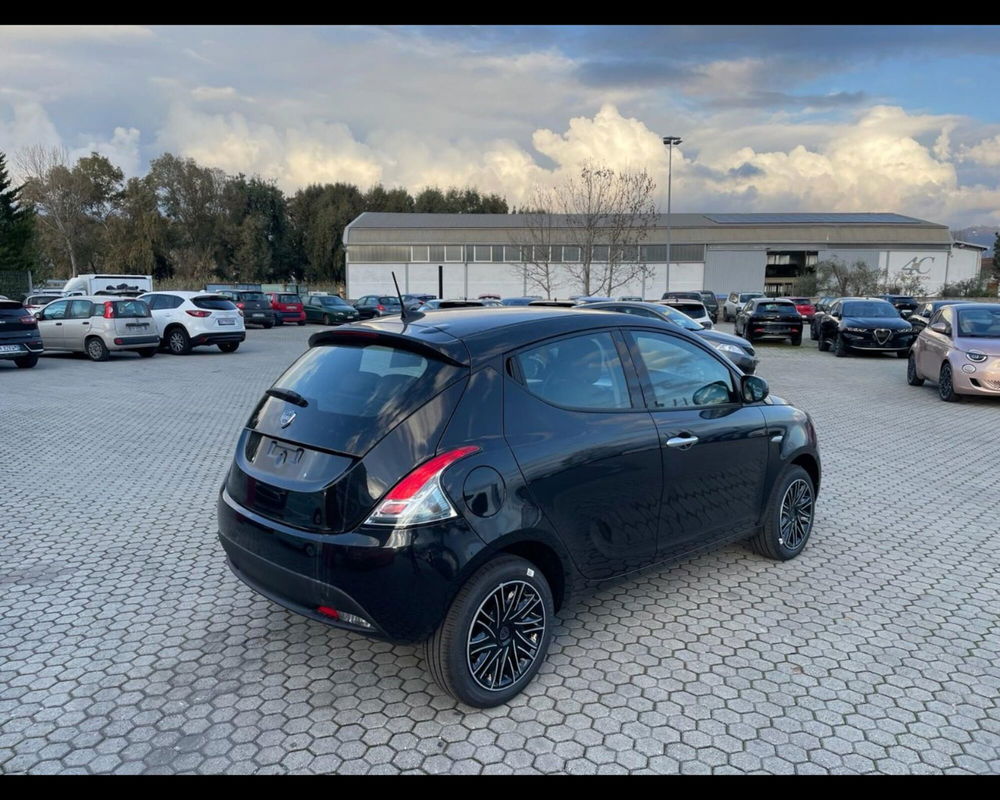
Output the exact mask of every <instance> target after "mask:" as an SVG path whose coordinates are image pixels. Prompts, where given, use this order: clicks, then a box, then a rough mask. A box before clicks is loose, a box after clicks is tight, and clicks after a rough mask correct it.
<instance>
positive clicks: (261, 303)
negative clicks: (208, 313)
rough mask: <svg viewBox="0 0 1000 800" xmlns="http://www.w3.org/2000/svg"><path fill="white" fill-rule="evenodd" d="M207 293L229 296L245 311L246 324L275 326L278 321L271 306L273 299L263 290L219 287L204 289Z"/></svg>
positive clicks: (244, 321) (244, 319)
mask: <svg viewBox="0 0 1000 800" xmlns="http://www.w3.org/2000/svg"><path fill="white" fill-rule="evenodd" d="M203 291H204V292H205V293H206V294H217V295H221V296H222V297H228V298H229V299H230V300H232V301H233V304H234V305H235V306H236V307H237V308H238V309H239V310H240V311H242V312H243V324H244V325H261V326H263V327H265V328H273V327H274V324H275V322H277V321H278V314H277V312H276V311H275V310H274V309H273V308H271V299H270V298H269V297H268V296H267V295H265V294H264V293H263V292H255V291H250V290H244V289H219V290H218V291H215V292H209V291H208V290H207V289H205V290H203Z"/></svg>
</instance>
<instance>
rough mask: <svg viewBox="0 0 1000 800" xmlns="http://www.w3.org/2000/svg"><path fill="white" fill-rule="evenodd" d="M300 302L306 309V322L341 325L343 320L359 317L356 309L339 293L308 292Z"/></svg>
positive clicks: (351, 320) (355, 319)
mask: <svg viewBox="0 0 1000 800" xmlns="http://www.w3.org/2000/svg"><path fill="white" fill-rule="evenodd" d="M302 302H303V308H305V311H306V322H318V323H319V324H321V325H343V324H344V323H345V322H357V321H358V320H359V319H360V318H361V316H360V314H358V310H357V309H356V308H355V307H354V306H352V305H349V304H348V303H347V301H346V300H344V298H343V297H341V296H340V295H336V294H310V295H306V297H305V299H304V300H303V301H302Z"/></svg>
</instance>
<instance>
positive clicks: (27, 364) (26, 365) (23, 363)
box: [14, 355, 38, 369]
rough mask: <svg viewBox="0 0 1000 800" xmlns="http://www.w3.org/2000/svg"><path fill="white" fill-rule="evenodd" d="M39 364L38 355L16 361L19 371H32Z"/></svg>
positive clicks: (22, 357)
mask: <svg viewBox="0 0 1000 800" xmlns="http://www.w3.org/2000/svg"><path fill="white" fill-rule="evenodd" d="M37 363H38V356H36V355H30V356H21V357H20V358H15V359H14V364H15V366H17V367H18V368H19V369H31V368H32V367H33V366H35V364H37Z"/></svg>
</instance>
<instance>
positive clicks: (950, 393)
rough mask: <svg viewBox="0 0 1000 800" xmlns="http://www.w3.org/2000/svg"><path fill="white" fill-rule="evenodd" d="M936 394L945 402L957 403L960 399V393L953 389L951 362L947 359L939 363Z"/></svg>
mask: <svg viewBox="0 0 1000 800" xmlns="http://www.w3.org/2000/svg"><path fill="white" fill-rule="evenodd" d="M938 396H939V397H940V398H941V399H942V400H944V401H945V402H946V403H957V402H959V401H961V399H962V395H960V394H958V392H956V391H955V383H954V379H953V377H952V373H951V364H949V363H948V362H947V361H945V362H944V364H942V365H941V374H940V375H939V376H938Z"/></svg>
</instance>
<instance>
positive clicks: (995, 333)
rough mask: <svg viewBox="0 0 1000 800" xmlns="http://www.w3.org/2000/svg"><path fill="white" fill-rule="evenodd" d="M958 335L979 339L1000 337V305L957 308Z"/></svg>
mask: <svg viewBox="0 0 1000 800" xmlns="http://www.w3.org/2000/svg"><path fill="white" fill-rule="evenodd" d="M957 311H958V335H959V336H967V337H970V338H973V339H975V338H979V339H1000V307H997V308H969V309H961V308H960V309H957Z"/></svg>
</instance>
